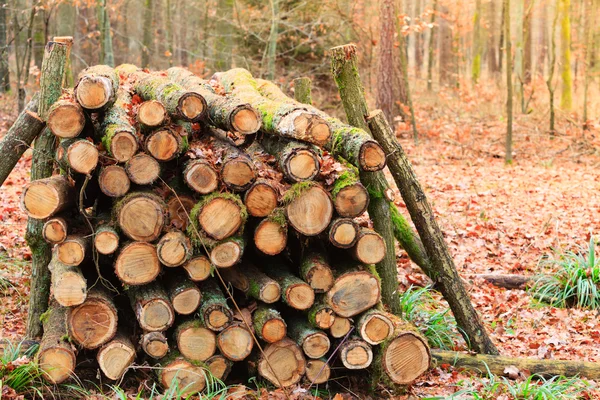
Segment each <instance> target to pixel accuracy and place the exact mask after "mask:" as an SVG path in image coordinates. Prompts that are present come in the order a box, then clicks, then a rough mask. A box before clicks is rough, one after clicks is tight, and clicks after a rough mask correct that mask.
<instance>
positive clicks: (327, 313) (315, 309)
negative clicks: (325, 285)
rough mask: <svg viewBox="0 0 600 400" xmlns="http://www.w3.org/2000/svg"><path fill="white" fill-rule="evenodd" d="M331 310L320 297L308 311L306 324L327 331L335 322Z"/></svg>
mask: <svg viewBox="0 0 600 400" xmlns="http://www.w3.org/2000/svg"><path fill="white" fill-rule="evenodd" d="M335 318H336V317H335V313H334V312H333V309H332V308H331V307H330V306H329V304H327V303H326V302H325V301H324V298H323V297H322V296H320V297H319V298H318V299H317V301H315V304H313V306H312V307H311V308H310V309H309V310H308V323H309V324H310V325H311V326H313V327H314V328H317V329H329V328H331V326H332V325H333V322H334V321H335Z"/></svg>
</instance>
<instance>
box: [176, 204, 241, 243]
mask: <svg viewBox="0 0 600 400" xmlns="http://www.w3.org/2000/svg"><path fill="white" fill-rule="evenodd" d="M190 218H191V220H192V224H191V225H190V226H188V236H189V237H190V238H191V240H192V243H193V244H194V246H195V247H196V248H200V249H201V248H203V246H205V244H204V245H203V237H202V233H205V234H206V235H207V236H209V238H210V239H214V240H222V239H226V238H228V237H230V236H233V235H234V234H236V233H238V232H240V231H241V230H242V229H243V226H244V224H245V223H246V219H247V218H248V213H247V211H246V207H245V206H244V203H242V201H241V199H240V197H239V196H237V195H235V194H230V193H213V194H210V195H208V196H204V197H202V198H201V199H200V201H199V202H198V203H197V204H196V205H195V206H194V208H193V209H192V212H191V213H190ZM199 234H200V236H199Z"/></svg>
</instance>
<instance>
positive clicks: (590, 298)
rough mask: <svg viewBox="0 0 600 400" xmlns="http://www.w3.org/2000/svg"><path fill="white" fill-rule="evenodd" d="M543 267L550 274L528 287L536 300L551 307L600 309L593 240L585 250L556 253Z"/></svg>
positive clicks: (598, 270)
mask: <svg viewBox="0 0 600 400" xmlns="http://www.w3.org/2000/svg"><path fill="white" fill-rule="evenodd" d="M543 264H545V265H546V266H548V267H550V268H552V270H553V271H554V272H553V273H552V274H548V275H541V276H540V277H538V278H537V280H536V281H535V283H534V284H533V285H532V286H531V288H530V289H529V291H530V293H531V294H532V295H533V296H534V297H535V298H536V299H538V300H540V301H543V302H545V303H548V304H550V305H551V306H554V307H561V308H566V307H577V308H590V309H600V259H599V258H597V257H596V243H595V240H594V238H593V236H592V238H591V239H590V242H589V245H588V247H587V249H584V248H581V249H580V251H578V252H572V251H567V252H564V253H563V252H558V251H557V252H555V254H554V257H553V258H551V259H550V258H549V259H546V260H544V261H543Z"/></svg>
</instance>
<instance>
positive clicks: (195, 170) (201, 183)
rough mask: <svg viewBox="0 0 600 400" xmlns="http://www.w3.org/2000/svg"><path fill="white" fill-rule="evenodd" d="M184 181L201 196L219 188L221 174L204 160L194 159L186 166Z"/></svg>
mask: <svg viewBox="0 0 600 400" xmlns="http://www.w3.org/2000/svg"><path fill="white" fill-rule="evenodd" d="M193 146H194V144H193V143H192V147H193ZM183 180H184V181H185V183H186V184H187V185H188V187H189V188H190V189H192V190H193V191H195V192H197V193H200V194H209V193H212V192H214V191H215V190H217V188H218V187H219V173H218V172H217V170H216V169H215V168H213V166H212V165H211V164H210V163H209V162H207V161H206V160H205V159H204V158H201V159H192V160H189V161H188V162H187V163H186V164H185V168H184V169H183Z"/></svg>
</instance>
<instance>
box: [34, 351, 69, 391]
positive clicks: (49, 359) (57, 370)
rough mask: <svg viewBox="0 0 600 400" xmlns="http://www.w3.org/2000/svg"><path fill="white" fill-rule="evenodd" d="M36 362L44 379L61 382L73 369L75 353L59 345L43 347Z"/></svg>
mask: <svg viewBox="0 0 600 400" xmlns="http://www.w3.org/2000/svg"><path fill="white" fill-rule="evenodd" d="M38 364H39V366H40V369H41V370H42V373H43V376H44V378H45V379H46V380H48V381H49V382H52V383H61V382H64V381H65V380H67V379H68V378H69V377H70V376H71V375H72V374H73V373H74V371H75V355H74V354H73V351H72V350H71V351H69V350H67V349H64V348H61V347H53V348H49V349H43V350H41V351H40V354H39V356H38Z"/></svg>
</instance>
